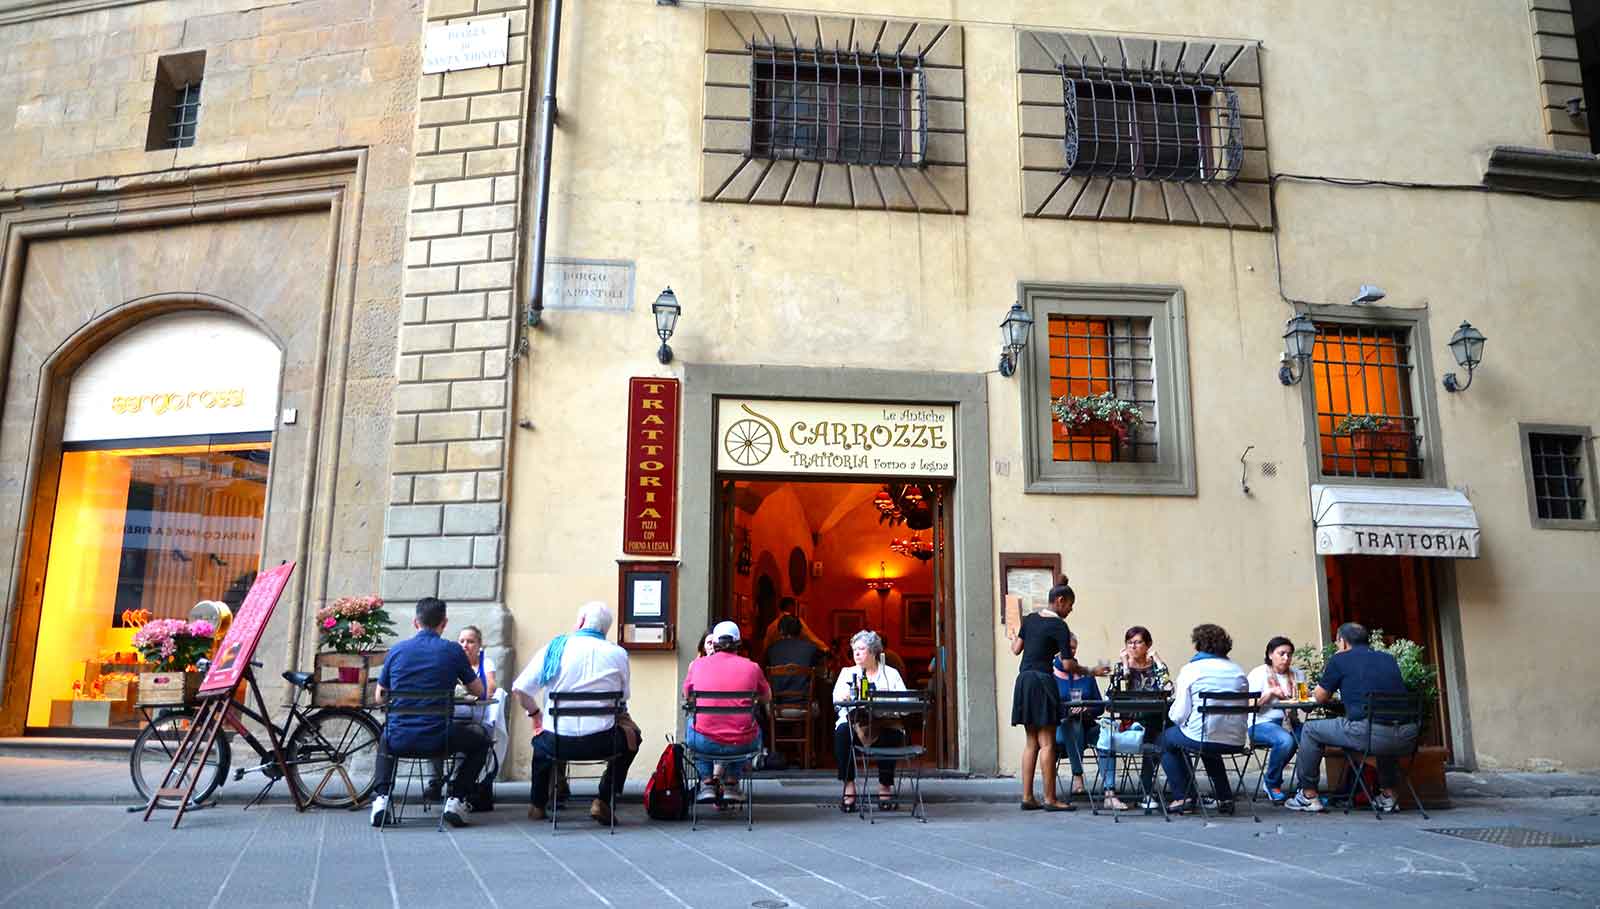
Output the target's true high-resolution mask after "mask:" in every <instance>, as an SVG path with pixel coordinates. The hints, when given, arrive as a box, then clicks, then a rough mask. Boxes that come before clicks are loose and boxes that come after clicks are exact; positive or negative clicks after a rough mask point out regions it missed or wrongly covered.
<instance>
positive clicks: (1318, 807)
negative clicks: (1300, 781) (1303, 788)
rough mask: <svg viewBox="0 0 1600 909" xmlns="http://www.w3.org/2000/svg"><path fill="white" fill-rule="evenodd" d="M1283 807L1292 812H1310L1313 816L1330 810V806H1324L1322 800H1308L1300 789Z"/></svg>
mask: <svg viewBox="0 0 1600 909" xmlns="http://www.w3.org/2000/svg"><path fill="white" fill-rule="evenodd" d="M1283 807H1285V808H1287V809H1289V810H1290V811H1309V812H1310V813H1312V814H1317V813H1318V812H1322V811H1327V810H1328V806H1326V805H1324V804H1322V799H1320V798H1315V799H1308V798H1306V797H1305V796H1304V795H1302V794H1301V793H1300V791H1299V790H1298V789H1297V790H1295V793H1294V795H1291V796H1289V798H1288V800H1287V801H1285V802H1284V803H1283Z"/></svg>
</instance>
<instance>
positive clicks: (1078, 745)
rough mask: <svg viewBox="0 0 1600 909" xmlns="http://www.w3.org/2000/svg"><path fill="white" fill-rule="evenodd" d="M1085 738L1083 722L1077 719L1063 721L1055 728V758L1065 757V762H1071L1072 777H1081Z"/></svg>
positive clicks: (1086, 741)
mask: <svg viewBox="0 0 1600 909" xmlns="http://www.w3.org/2000/svg"><path fill="white" fill-rule="evenodd" d="M1090 728H1095V727H1090ZM1087 736H1088V733H1086V732H1085V731H1084V724H1083V722H1082V721H1081V720H1078V719H1069V720H1064V721H1062V723H1061V725H1059V726H1057V727H1056V756H1057V757H1058V758H1059V757H1060V755H1062V754H1065V755H1066V756H1067V760H1069V761H1071V762H1072V775H1073V776H1083V749H1084V746H1085V745H1086V744H1088V739H1087Z"/></svg>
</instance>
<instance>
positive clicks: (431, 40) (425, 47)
mask: <svg viewBox="0 0 1600 909" xmlns="http://www.w3.org/2000/svg"><path fill="white" fill-rule="evenodd" d="M510 38H511V20H510V19H507V18H506V17H504V16H501V17H499V18H498V19H475V20H473V21H471V22H453V23H450V24H448V25H433V26H429V28H428V31H427V33H426V34H425V35H424V36H423V39H422V72H423V74H424V75H426V74H431V73H448V72H451V71H452V70H458V69H477V68H479V67H482V66H503V65H505V62H506V58H507V56H508V51H509V45H510Z"/></svg>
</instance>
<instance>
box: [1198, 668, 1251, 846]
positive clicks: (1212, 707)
mask: <svg viewBox="0 0 1600 909" xmlns="http://www.w3.org/2000/svg"><path fill="white" fill-rule="evenodd" d="M1194 696H1195V698H1196V699H1198V700H1199V704H1198V705H1196V707H1195V712H1197V713H1199V714H1200V745H1201V747H1200V748H1184V749H1183V754H1184V760H1185V761H1186V762H1187V763H1188V765H1189V796H1190V798H1192V799H1193V800H1194V802H1195V803H1196V804H1198V805H1199V806H1200V816H1201V817H1204V818H1207V819H1209V818H1210V814H1208V813H1207V809H1206V800H1205V799H1203V798H1201V797H1200V764H1201V760H1200V759H1201V757H1202V756H1203V755H1205V754H1206V753H1207V752H1206V751H1205V746H1206V745H1207V744H1212V745H1215V744H1218V743H1216V742H1207V740H1206V735H1207V733H1208V732H1210V729H1211V724H1209V723H1207V722H1206V720H1208V719H1210V718H1211V717H1214V716H1240V717H1244V718H1245V724H1244V728H1245V736H1244V744H1243V745H1228V746H1226V749H1225V750H1223V751H1220V752H1219V751H1212V752H1210V753H1211V754H1214V755H1217V756H1219V757H1224V758H1227V759H1228V760H1230V761H1231V762H1232V763H1233V770H1234V774H1235V776H1236V777H1237V782H1236V783H1235V784H1234V785H1232V786H1230V787H1229V791H1228V792H1226V793H1223V792H1213V793H1212V795H1213V796H1214V797H1215V798H1216V799H1217V802H1218V805H1219V806H1220V805H1221V803H1223V802H1229V803H1234V804H1237V802H1238V798H1237V790H1238V789H1239V788H1240V787H1242V786H1244V785H1245V782H1244V778H1245V776H1246V775H1247V774H1248V773H1249V772H1250V762H1251V761H1252V760H1253V759H1255V756H1256V749H1255V746H1253V745H1251V744H1250V727H1251V726H1252V725H1254V724H1255V722H1254V721H1255V717H1256V714H1257V713H1259V712H1260V707H1258V706H1257V702H1258V701H1259V700H1260V698H1261V692H1259V691H1197V692H1195V693H1194ZM1240 758H1243V759H1244V760H1243V762H1242V763H1241V762H1240ZM1262 772H1263V773H1265V772H1266V767H1265V766H1264V765H1263V767H1262ZM1250 818H1251V819H1252V820H1254V821H1255V822H1256V823H1258V824H1259V823H1261V818H1260V817H1259V816H1258V815H1257V814H1256V795H1255V792H1254V791H1253V790H1252V791H1251V793H1250Z"/></svg>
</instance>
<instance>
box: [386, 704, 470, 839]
mask: <svg viewBox="0 0 1600 909" xmlns="http://www.w3.org/2000/svg"><path fill="white" fill-rule="evenodd" d="M401 702H409V703H401ZM384 711H385V713H386V716H385V718H384V735H383V744H382V747H384V748H386V749H388V747H389V746H388V744H387V743H388V739H389V735H388V732H389V720H392V719H394V718H395V717H397V716H427V717H438V718H440V719H441V720H442V721H443V723H444V740H443V742H442V743H441V744H440V746H439V748H438V749H437V750H431V749H415V748H411V749H402V750H393V749H389V751H388V754H389V757H390V758H392V759H393V762H392V763H391V764H390V767H391V769H390V775H389V793H390V798H389V806H390V807H389V815H388V820H387V821H385V822H384V823H383V824H382V825H381V826H380V827H379V828H378V829H379V831H380V832H381V831H382V830H383V828H384V827H389V826H396V827H397V826H399V825H400V824H401V823H402V822H403V821H404V819H405V808H406V802H407V798H408V797H409V795H410V794H411V784H412V783H414V782H419V781H421V778H420V774H421V773H422V771H423V768H426V769H427V770H428V772H430V773H431V772H432V770H433V768H434V766H435V765H438V766H440V767H442V768H443V776H442V778H443V779H450V778H451V777H453V776H454V775H455V761H456V755H455V750H454V749H453V748H451V747H450V728H451V726H452V725H453V724H454V717H455V690H454V689H450V688H445V689H439V690H431V689H430V690H407V691H398V690H397V691H390V692H389V693H388V699H387V702H386V703H385V704H384ZM401 761H405V762H407V763H408V764H409V770H408V771H407V773H406V785H405V788H404V789H403V790H401V791H400V793H399V794H398V795H396V794H395V792H394V784H395V779H396V778H397V777H398V776H399V775H400V762H401ZM419 788H420V789H421V790H422V792H421V797H420V801H421V804H422V811H423V813H424V814H426V813H427V812H428V805H429V801H428V794H427V786H426V784H425V782H424V784H423V785H421V786H420V787H419ZM438 827H439V830H440V832H443V831H444V812H443V811H440V812H439V823H438Z"/></svg>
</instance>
